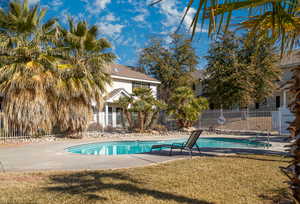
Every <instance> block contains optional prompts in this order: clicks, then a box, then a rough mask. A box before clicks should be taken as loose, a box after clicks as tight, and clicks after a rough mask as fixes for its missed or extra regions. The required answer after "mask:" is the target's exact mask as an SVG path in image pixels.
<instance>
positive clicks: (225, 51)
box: [204, 31, 281, 108]
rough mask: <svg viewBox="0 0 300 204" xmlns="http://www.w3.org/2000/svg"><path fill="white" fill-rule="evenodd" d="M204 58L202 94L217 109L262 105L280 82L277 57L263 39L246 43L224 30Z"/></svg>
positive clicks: (270, 45) (258, 38)
mask: <svg viewBox="0 0 300 204" xmlns="http://www.w3.org/2000/svg"><path fill="white" fill-rule="evenodd" d="M206 59H207V60H208V65H207V70H206V75H207V77H206V79H205V80H204V84H205V92H206V93H207V95H208V97H209V100H210V101H211V102H212V103H213V104H214V105H215V107H216V108H221V107H223V108H232V107H235V106H238V107H247V106H248V105H249V104H252V103H254V102H261V101H262V100H264V99H265V97H268V96H270V95H272V93H273V92H274V90H275V89H276V81H277V80H279V79H280V74H281V71H280V68H279V67H278V66H277V62H278V60H277V59H278V57H277V55H276V53H275V50H274V47H273V42H272V41H271V39H270V38H268V37H266V36H261V37H257V38H256V39H255V40H252V41H249V40H248V39H247V38H241V37H237V36H235V35H234V34H233V33H232V32H229V31H227V32H226V33H225V34H222V35H219V36H218V39H217V40H216V41H215V42H214V43H213V44H212V45H211V48H210V50H209V52H208V56H207V57H206Z"/></svg>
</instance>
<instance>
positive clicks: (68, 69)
mask: <svg viewBox="0 0 300 204" xmlns="http://www.w3.org/2000/svg"><path fill="white" fill-rule="evenodd" d="M9 6H10V7H9V10H8V11H6V12H5V11H3V10H0V62H1V64H0V91H1V93H2V94H3V95H4V113H5V115H6V117H7V120H8V124H14V125H15V126H17V128H18V129H22V132H23V133H26V134H34V133H37V132H38V131H39V130H41V131H43V132H50V131H51V130H52V129H53V127H54V126H56V125H57V126H59V127H60V129H61V130H62V131H66V132H68V133H73V132H78V131H82V130H84V129H85V128H86V126H87V123H88V121H89V119H91V115H92V105H94V103H95V104H98V106H99V104H101V102H102V98H101V96H102V95H103V93H104V91H105V87H106V85H107V84H108V83H109V82H110V77H109V73H108V71H106V70H105V67H106V66H108V64H109V63H111V62H112V60H113V59H114V55H113V54H112V53H109V52H107V51H106V48H110V44H109V43H108V42H107V41H106V40H105V39H98V38H97V37H98V36H97V28H96V27H95V26H91V27H90V28H88V25H87V23H85V22H79V23H78V24H77V27H75V26H74V24H73V22H72V20H70V30H65V29H63V28H61V27H59V26H58V25H57V24H56V20H55V19H50V20H49V21H47V22H46V23H45V24H42V23H41V21H42V19H43V16H44V15H45V10H40V9H39V7H38V6H35V7H33V8H29V7H28V4H27V1H26V0H25V1H24V2H23V3H22V4H21V3H20V2H17V1H15V2H11V3H10V5H9Z"/></svg>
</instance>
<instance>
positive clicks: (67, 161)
mask: <svg viewBox="0 0 300 204" xmlns="http://www.w3.org/2000/svg"><path fill="white" fill-rule="evenodd" d="M179 137H180V136H179V135H177V136H172V135H169V136H164V137H162V136H158V137H153V136H151V137H150V136H143V137H137V136H134V137H114V138H109V137H101V138H97V139H95V138H89V139H81V140H66V141H54V142H43V143H32V144H8V145H2V146H1V148H0V162H1V164H0V170H1V171H3V172H7V171H40V170H99V169H118V168H129V167H138V166H147V165H153V164H158V163H161V162H167V161H171V160H175V159H182V158H189V156H188V153H185V154H176V153H175V155H173V156H168V152H167V151H164V150H163V151H161V152H154V153H143V154H128V155H117V156H100V155H79V154H73V153H69V152H66V151H65V149H66V148H68V147H71V146H75V145H80V144H86V143H95V142H105V141H128V140H132V141H135V140H167V139H175V138H179ZM182 137H183V136H181V138H182ZM202 137H228V138H243V139H245V138H250V136H249V137H248V136H232V135H221V136H220V135H208V134H204V135H203V136H202ZM259 139H260V140H262V141H267V138H266V137H259ZM285 139H286V137H283V136H272V137H271V138H270V144H272V146H271V147H270V148H268V149H264V148H262V147H260V148H201V152H202V153H201V154H199V153H197V152H196V151H195V153H194V155H195V156H216V155H233V154H266V155H284V154H285V151H284V149H285V148H284V145H286V144H287V143H286V142H284V140H285ZM27 158H28V159H27Z"/></svg>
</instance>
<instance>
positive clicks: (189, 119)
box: [167, 87, 208, 128]
mask: <svg viewBox="0 0 300 204" xmlns="http://www.w3.org/2000/svg"><path fill="white" fill-rule="evenodd" d="M170 101H172V103H170V105H169V107H168V110H167V113H168V114H169V115H171V116H173V117H174V118H175V119H176V120H177V123H178V125H179V127H180V128H188V127H191V126H192V125H193V123H194V122H195V121H196V120H198V119H199V116H200V114H201V112H202V111H203V110H205V109H207V108H208V101H207V99H206V98H204V97H199V98H197V97H196V96H195V94H194V92H193V91H192V90H191V89H190V88H189V87H179V88H176V89H175V90H174V92H173V94H172V95H171V99H170Z"/></svg>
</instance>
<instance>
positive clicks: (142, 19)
mask: <svg viewBox="0 0 300 204" xmlns="http://www.w3.org/2000/svg"><path fill="white" fill-rule="evenodd" d="M138 11H139V13H140V14H139V15H137V16H135V17H133V18H132V19H133V20H134V21H136V22H143V23H144V22H145V18H146V17H147V16H149V11H148V10H147V9H145V8H141V9H139V10H138Z"/></svg>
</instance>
